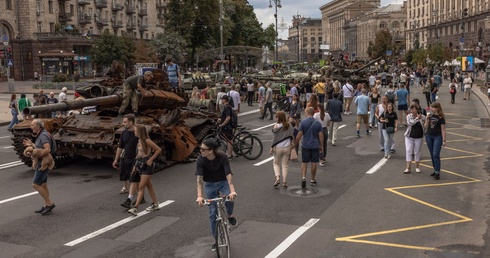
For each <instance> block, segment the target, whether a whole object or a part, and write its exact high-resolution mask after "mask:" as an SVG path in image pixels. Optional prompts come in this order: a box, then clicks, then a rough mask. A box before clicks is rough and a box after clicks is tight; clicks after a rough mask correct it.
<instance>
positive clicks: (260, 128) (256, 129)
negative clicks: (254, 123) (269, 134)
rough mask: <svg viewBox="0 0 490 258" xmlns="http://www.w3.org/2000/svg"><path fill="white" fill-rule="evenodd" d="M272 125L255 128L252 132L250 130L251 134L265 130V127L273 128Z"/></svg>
mask: <svg viewBox="0 0 490 258" xmlns="http://www.w3.org/2000/svg"><path fill="white" fill-rule="evenodd" d="M273 125H274V124H270V125H265V126H262V127H259V128H255V129H253V130H250V131H252V132H256V131H259V130H262V129H264V128H267V127H270V126H273Z"/></svg>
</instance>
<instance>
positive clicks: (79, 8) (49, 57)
mask: <svg viewBox="0 0 490 258" xmlns="http://www.w3.org/2000/svg"><path fill="white" fill-rule="evenodd" d="M167 2H168V0H156V1H149V0H47V1H45V0H43V1H41V0H3V1H0V10H2V11H1V12H0V41H1V42H3V46H4V48H5V49H3V48H0V49H1V50H2V52H1V53H0V61H1V62H0V63H1V64H0V80H2V79H3V80H5V79H6V78H7V71H8V70H9V75H10V76H9V77H11V78H14V79H15V80H30V79H33V77H34V72H38V73H39V74H40V75H41V76H42V77H45V78H46V77H50V76H54V74H57V73H64V74H67V75H73V74H75V73H78V74H80V75H81V76H90V75H91V74H92V71H93V70H94V69H95V67H94V65H93V64H92V62H91V60H90V49H91V47H92V45H93V42H94V38H96V37H97V36H98V35H100V34H101V33H102V32H103V31H105V30H108V31H109V32H111V33H113V34H115V35H123V34H124V35H127V36H129V37H132V38H136V39H152V38H153V37H154V36H155V34H157V33H159V32H163V28H162V27H163V26H162V25H163V22H164V21H163V14H164V13H165V11H166V4H167ZM5 50H6V51H5ZM9 67H10V69H8V68H9Z"/></svg>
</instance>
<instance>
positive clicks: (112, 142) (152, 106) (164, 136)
mask: <svg viewBox="0 0 490 258" xmlns="http://www.w3.org/2000/svg"><path fill="white" fill-rule="evenodd" d="M147 92H150V93H151V94H150V95H151V96H141V94H139V96H138V97H139V107H138V110H139V112H140V114H139V115H138V116H137V117H136V124H140V125H141V124H143V125H146V126H147V128H148V129H149V133H150V137H151V139H152V140H153V141H155V143H156V144H157V145H158V146H160V147H161V148H162V153H161V154H160V155H159V156H158V158H157V159H156V160H155V164H156V171H159V170H162V169H165V168H167V167H170V166H172V165H174V164H177V163H179V162H185V161H187V160H188V159H189V158H190V157H192V156H193V155H196V153H197V152H196V146H197V144H198V143H199V142H200V141H201V140H202V138H204V136H206V135H207V134H208V133H209V132H210V129H211V128H212V126H213V120H216V119H217V117H216V114H215V113H212V112H207V111H202V110H201V111H199V110H197V109H191V108H189V107H187V104H188V98H187V94H186V93H185V92H184V91H183V90H180V91H176V92H173V91H166V90H161V89H157V88H147ZM77 93H79V94H80V95H81V96H83V98H84V99H76V100H68V101H65V102H61V103H58V104H51V105H42V106H35V107H28V108H26V109H24V111H23V112H24V114H28V115H35V114H43V113H44V114H46V113H48V114H49V113H51V112H57V111H60V112H66V111H70V110H80V109H84V108H85V111H84V112H82V113H81V114H77V112H69V113H70V114H69V115H63V116H60V117H57V118H42V120H43V122H44V125H45V129H46V130H47V131H49V132H51V134H52V135H53V138H54V139H55V141H56V144H57V151H56V153H55V154H54V155H53V158H54V159H55V162H56V165H57V166H60V165H62V164H63V163H66V162H68V161H72V160H74V159H77V158H79V157H85V158H88V159H107V160H112V159H114V155H115V153H116V149H117V145H118V142H119V139H120V136H121V132H122V131H123V130H124V127H123V125H122V120H123V118H122V117H118V109H119V106H120V104H121V102H122V88H121V87H114V88H108V87H104V86H100V85H95V86H87V87H84V88H81V89H78V90H77ZM87 107H91V108H88V109H87ZM83 113H85V114H83ZM31 121H32V119H27V120H24V121H23V122H22V123H20V124H17V125H16V126H15V127H14V128H13V130H12V134H13V137H12V140H13V143H12V145H13V146H14V149H15V151H16V153H17V155H18V156H19V158H20V159H21V160H22V161H23V162H24V163H25V164H26V165H27V166H30V165H31V163H32V162H31V160H30V158H26V157H24V156H23V151H24V146H23V145H22V140H23V139H25V138H32V137H33V135H32V130H31V129H30V127H29V125H30V123H31Z"/></svg>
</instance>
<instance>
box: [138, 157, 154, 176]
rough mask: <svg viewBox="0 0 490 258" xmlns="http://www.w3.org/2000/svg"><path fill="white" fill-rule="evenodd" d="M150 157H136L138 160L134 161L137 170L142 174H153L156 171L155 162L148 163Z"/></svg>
mask: <svg viewBox="0 0 490 258" xmlns="http://www.w3.org/2000/svg"><path fill="white" fill-rule="evenodd" d="M148 159H150V157H149V156H148V157H140V158H136V161H135V162H134V169H135V170H136V173H139V174H142V175H153V173H155V163H153V164H151V166H148V165H147V164H146V162H147V161H148Z"/></svg>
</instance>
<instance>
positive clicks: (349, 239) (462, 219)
mask: <svg viewBox="0 0 490 258" xmlns="http://www.w3.org/2000/svg"><path fill="white" fill-rule="evenodd" d="M447 114H451V113H446V115H447ZM451 115H453V114H451ZM454 116H457V117H463V116H458V115H454ZM465 118H466V120H468V119H472V118H471V117H465ZM454 120H458V119H454ZM461 120H462V119H461ZM451 121H453V119H452V120H451ZM451 124H458V125H464V126H470V127H473V128H478V129H481V128H479V127H476V126H471V125H468V124H460V123H454V122H451ZM465 129H468V128H467V127H466V128H465ZM447 134H451V135H454V136H460V137H463V138H465V139H461V140H459V139H456V140H452V141H450V142H457V141H481V140H482V139H481V138H478V137H472V136H468V135H463V134H458V133H454V132H448V133H447ZM445 149H447V150H451V151H455V152H460V153H465V154H469V155H465V156H455V157H445V158H441V160H457V159H468V158H476V157H482V156H483V155H482V154H479V153H475V152H470V151H465V150H461V149H456V148H453V147H445ZM422 162H428V163H429V162H432V161H431V160H430V159H425V160H421V161H420V165H421V166H424V167H428V168H432V166H431V165H427V164H423V163H422ZM441 172H444V173H447V174H451V175H454V176H457V177H461V178H464V179H467V180H468V181H457V182H447V183H438V184H423V185H410V186H399V187H390V188H385V190H386V191H389V192H391V193H393V194H396V195H399V196H401V197H404V198H406V199H409V200H411V201H414V202H417V203H419V204H422V205H425V206H427V207H430V208H432V209H435V210H438V211H441V212H444V213H446V214H449V215H452V216H454V217H457V218H459V219H458V220H452V221H446V222H440V223H433V224H425V225H417V226H412V227H404V228H398V229H391V230H385V231H378V232H371V233H364V234H359V235H353V236H346V237H338V238H336V239H335V240H336V241H344V242H353V243H362V244H371V245H380V246H388V247H396V248H405V249H415V250H428V251H445V252H447V251H448V250H441V249H439V248H436V247H426V246H417V245H405V244H397V243H389V242H380V241H371V240H365V239H360V238H366V237H372V236H379V235H387V234H394V233H400V232H407V231H412V230H421V229H426V228H433V227H441V226H446V225H453V224H458V223H466V222H470V221H473V219H471V218H469V217H466V216H464V215H461V214H458V213H456V212H453V211H450V210H447V209H444V208H442V207H439V206H437V205H434V204H431V203H428V202H426V201H422V200H420V199H418V198H415V197H413V196H410V195H407V194H404V193H401V192H400V191H399V190H404V189H414V188H424V187H441V186H452V185H462V184H469V183H477V182H481V180H479V179H475V178H472V177H469V176H465V175H461V174H458V173H456V172H453V171H449V170H444V169H442V170H441ZM450 252H456V253H458V252H459V251H450ZM465 253H470V254H479V253H480V252H479V251H466V252H465Z"/></svg>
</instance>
